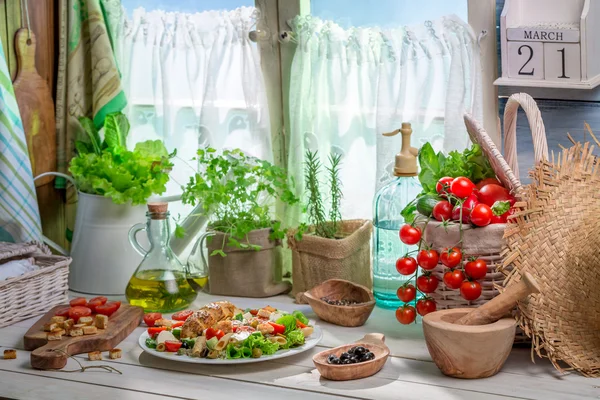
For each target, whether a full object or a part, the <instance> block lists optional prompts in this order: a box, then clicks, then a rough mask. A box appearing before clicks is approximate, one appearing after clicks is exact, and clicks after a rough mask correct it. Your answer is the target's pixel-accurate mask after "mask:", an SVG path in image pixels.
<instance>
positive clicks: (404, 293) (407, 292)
mask: <svg viewBox="0 0 600 400" xmlns="http://www.w3.org/2000/svg"><path fill="white" fill-rule="evenodd" d="M396 295H398V298H399V299H400V301H402V302H404V303H408V302H409V301H413V300H414V299H415V297H417V289H415V287H414V286H413V285H411V284H408V285H406V286H400V287H399V288H398V291H397V292H396Z"/></svg>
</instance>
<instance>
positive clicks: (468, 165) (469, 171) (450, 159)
mask: <svg viewBox="0 0 600 400" xmlns="http://www.w3.org/2000/svg"><path fill="white" fill-rule="evenodd" d="M419 165H420V168H421V171H420V172H419V181H420V182H421V186H422V187H423V191H422V192H421V193H420V194H419V195H418V196H417V198H419V197H421V196H424V195H437V193H436V191H435V185H436V183H437V181H438V180H439V179H440V178H443V177H445V176H450V177H452V178H457V177H459V176H464V177H466V178H469V179H470V180H471V181H472V182H473V183H477V182H479V181H481V180H483V179H485V178H493V177H495V176H496V174H495V172H494V170H493V169H492V166H491V165H490V162H489V161H488V159H487V158H486V156H485V155H484V154H483V151H482V150H481V147H480V146H479V145H478V144H473V145H472V146H471V148H469V149H465V150H464V151H463V152H462V153H461V152H458V151H451V152H450V153H449V154H448V155H445V154H444V153H442V152H438V153H436V152H435V151H434V150H433V147H431V144H429V143H425V145H424V146H423V147H421V149H420V150H419ZM416 210H417V208H416V201H412V202H411V203H409V204H408V205H407V206H406V207H405V208H404V210H402V212H401V214H402V216H403V217H404V220H405V221H406V222H407V223H412V222H413V221H414V218H415V213H416Z"/></svg>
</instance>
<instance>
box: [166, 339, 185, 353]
mask: <svg viewBox="0 0 600 400" xmlns="http://www.w3.org/2000/svg"><path fill="white" fill-rule="evenodd" d="M182 344H183V343H181V342H180V341H179V340H165V350H166V351H170V352H171V353H175V352H176V351H177V350H179V348H180V347H181V345H182Z"/></svg>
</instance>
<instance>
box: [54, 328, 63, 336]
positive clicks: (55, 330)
mask: <svg viewBox="0 0 600 400" xmlns="http://www.w3.org/2000/svg"><path fill="white" fill-rule="evenodd" d="M65 332H66V331H65V330H64V329H63V328H56V329H52V332H51V333H54V334H57V333H59V334H61V335H64V334H65Z"/></svg>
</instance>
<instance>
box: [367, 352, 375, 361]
mask: <svg viewBox="0 0 600 400" xmlns="http://www.w3.org/2000/svg"><path fill="white" fill-rule="evenodd" d="M365 356H366V357H369V360H372V359H374V358H375V354H373V353H371V352H368V353H367V354H365Z"/></svg>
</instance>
